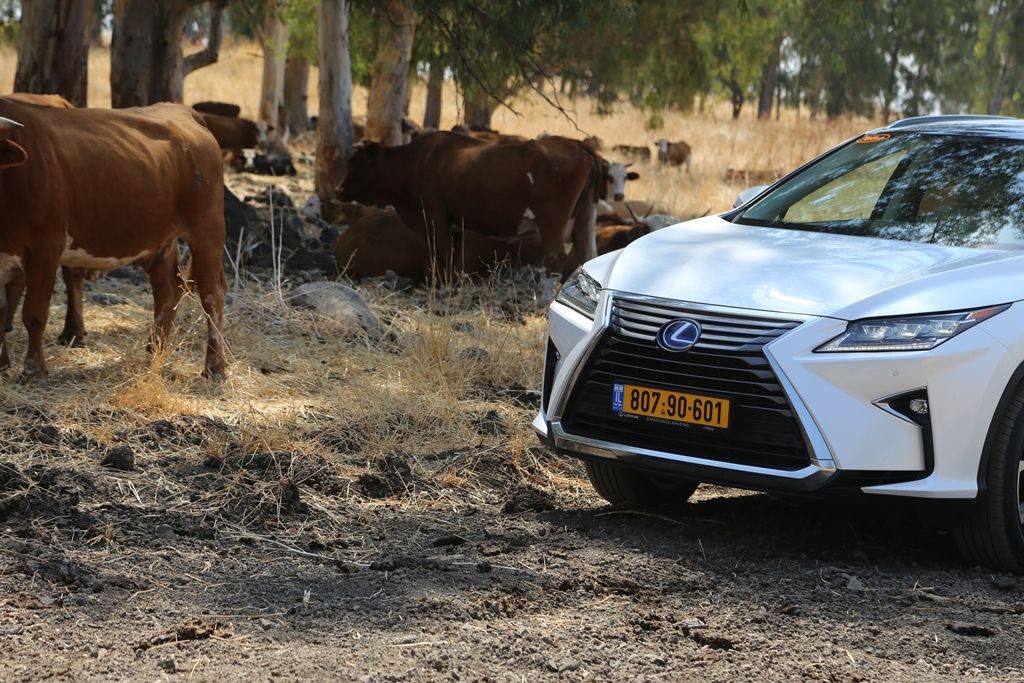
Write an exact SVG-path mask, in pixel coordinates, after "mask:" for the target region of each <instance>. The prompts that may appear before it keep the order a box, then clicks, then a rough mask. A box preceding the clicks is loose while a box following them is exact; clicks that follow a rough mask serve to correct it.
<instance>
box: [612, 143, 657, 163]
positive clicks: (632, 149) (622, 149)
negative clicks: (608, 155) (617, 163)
mask: <svg viewBox="0 0 1024 683" xmlns="http://www.w3.org/2000/svg"><path fill="white" fill-rule="evenodd" d="M612 151H613V152H617V153H619V154H621V155H623V156H627V157H631V158H633V159H641V160H643V161H650V160H651V148H650V147H647V146H644V147H638V146H635V145H614V146H613V147H612Z"/></svg>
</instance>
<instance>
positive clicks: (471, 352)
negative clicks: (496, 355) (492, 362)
mask: <svg viewBox="0 0 1024 683" xmlns="http://www.w3.org/2000/svg"><path fill="white" fill-rule="evenodd" d="M490 357H491V354H490V352H489V351H488V350H487V349H482V348H480V347H479V346H469V347H466V348H464V349H462V350H461V351H459V358H461V359H462V360H473V361H485V360H489V359H490Z"/></svg>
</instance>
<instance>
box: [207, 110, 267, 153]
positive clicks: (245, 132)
mask: <svg viewBox="0 0 1024 683" xmlns="http://www.w3.org/2000/svg"><path fill="white" fill-rule="evenodd" d="M199 117H200V118H201V119H202V120H203V123H205V124H206V127H207V128H209V129H210V132H211V133H213V137H214V139H215V140H217V145H218V146H219V147H220V148H221V149H222V150H224V151H225V152H232V153H233V154H234V155H235V158H239V157H242V150H243V149H254V148H255V147H256V146H257V145H259V144H260V140H261V138H262V135H261V131H260V129H259V126H257V125H256V122H255V121H250V120H249V119H240V118H233V117H230V116H221V115H219V114H205V113H201V112H200V113H199ZM243 158H244V157H243Z"/></svg>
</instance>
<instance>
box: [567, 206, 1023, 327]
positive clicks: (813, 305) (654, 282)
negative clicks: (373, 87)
mask: <svg viewBox="0 0 1024 683" xmlns="http://www.w3.org/2000/svg"><path fill="white" fill-rule="evenodd" d="M586 268H587V271H588V272H590V274H591V275H593V276H594V277H595V278H596V279H597V280H598V281H599V282H600V283H601V284H602V286H603V287H605V288H608V289H613V290H618V291H624V292H631V293H635V294H643V295H648V296H655V297H662V298H667V299H677V300H682V301H689V302H693V303H704V304H713V305H720V306H732V307H736V308H749V309H754V310H761V311H778V312H784V313H797V314H803V315H824V316H833V317H837V318H842V319H845V320H852V319H856V318H863V317H872V316H879V315H905V314H910V313H926V312H934V311H953V310H958V309H966V308H972V307H978V306H987V305H992V304H1000V303H1008V302H1010V301H1017V300H1020V299H1024V253H1022V252H1019V251H1001V250H994V249H966V248H954V247H943V246H938V245H933V244H916V243H911V242H898V241H893V240H881V239H873V238H865V237H849V236H845V235H830V234H824V233H815V232H805V231H799V230H783V229H776V228H758V227H751V226H744V225H737V224H734V223H730V222H728V221H725V220H723V219H722V218H721V217H719V216H709V217H707V218H701V219H697V220H694V221H689V222H687V223H681V224H679V225H676V226H673V227H670V228H666V229H664V230H659V231H657V232H654V233H651V234H650V235H648V236H646V237H643V238H641V239H639V240H637V241H635V242H633V243H632V244H631V245H629V246H628V247H626V248H625V249H623V250H621V251H619V252H614V253H613V254H607V255H605V256H602V257H599V258H598V259H595V260H594V261H591V262H590V263H588V264H587V267H586Z"/></svg>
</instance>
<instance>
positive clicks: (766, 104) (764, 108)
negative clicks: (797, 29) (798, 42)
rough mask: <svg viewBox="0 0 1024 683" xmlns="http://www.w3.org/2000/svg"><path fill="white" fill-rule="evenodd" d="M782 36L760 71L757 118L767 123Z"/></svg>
mask: <svg viewBox="0 0 1024 683" xmlns="http://www.w3.org/2000/svg"><path fill="white" fill-rule="evenodd" d="M785 38H786V36H785V35H782V36H780V37H779V39H778V40H776V41H775V49H774V50H772V54H771V56H770V57H768V61H767V62H765V65H764V68H763V69H762V70H761V97H760V98H759V99H758V101H757V118H758V119H759V120H762V121H767V120H769V119H771V117H772V97H773V96H774V95H775V83H776V81H778V79H779V61H780V59H781V56H782V41H783V40H785Z"/></svg>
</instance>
